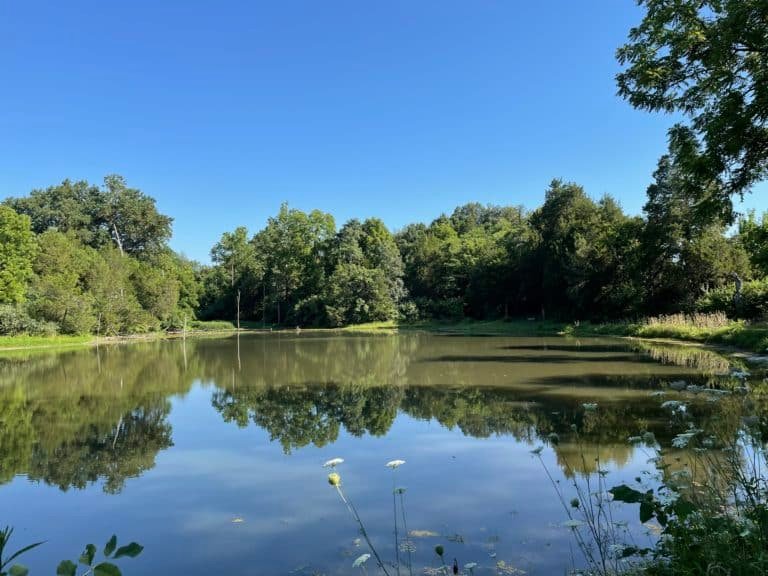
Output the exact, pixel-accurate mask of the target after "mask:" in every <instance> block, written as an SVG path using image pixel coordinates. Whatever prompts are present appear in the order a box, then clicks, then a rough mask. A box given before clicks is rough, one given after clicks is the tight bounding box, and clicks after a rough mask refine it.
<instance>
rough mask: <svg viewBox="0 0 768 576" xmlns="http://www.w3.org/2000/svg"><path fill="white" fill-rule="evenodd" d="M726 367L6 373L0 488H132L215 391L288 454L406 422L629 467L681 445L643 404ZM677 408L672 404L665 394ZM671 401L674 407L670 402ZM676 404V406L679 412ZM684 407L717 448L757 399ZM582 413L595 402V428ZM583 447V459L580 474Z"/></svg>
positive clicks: (429, 365) (571, 461) (578, 360)
mask: <svg viewBox="0 0 768 576" xmlns="http://www.w3.org/2000/svg"><path fill="white" fill-rule="evenodd" d="M730 369H731V365H730V361H729V360H728V359H727V358H725V357H723V356H720V355H718V354H716V353H714V352H711V351H709V350H704V349H689V348H681V347H671V346H655V345H649V344H647V343H639V342H624V341H615V340H607V341H606V340H586V341H569V340H564V339H557V340H548V339H520V338H517V339H509V338H482V339H472V338H440V337H431V336H426V335H421V334H412V335H401V336H399V337H347V336H344V337H341V336H334V337H312V336H311V335H310V336H302V337H296V336H290V337H289V336H284V335H280V336H271V337H263V336H256V337H252V336H251V337H249V336H244V337H242V338H239V339H219V340H198V341H187V342H158V343H144V344H134V345H130V346H112V347H103V346H102V347H101V348H99V349H91V350H80V351H72V352H66V353H43V354H28V353H27V354H17V355H12V356H9V357H6V358H3V359H2V360H0V482H8V481H9V480H10V479H11V478H13V477H14V476H15V475H17V474H26V475H27V476H28V477H29V478H30V479H32V480H40V481H43V482H45V483H47V484H51V485H55V486H58V487H59V488H61V489H62V490H67V489H69V488H84V487H85V486H87V485H88V484H89V483H94V482H97V481H100V480H102V481H103V489H104V490H105V491H107V492H110V493H116V492H119V491H120V490H121V488H122V486H123V484H124V482H125V479H126V478H130V477H136V476H139V475H141V474H142V473H144V472H145V471H147V470H149V469H151V468H152V467H153V466H154V463H155V459H156V456H157V454H158V453H159V452H161V451H163V450H167V449H168V448H169V447H171V446H172V445H173V433H172V427H171V424H170V423H169V421H168V417H169V414H170V411H171V403H170V399H171V398H173V397H174V396H184V395H186V394H187V393H188V392H189V391H190V389H191V387H192V386H193V384H194V383H195V382H203V383H211V384H213V385H214V388H213V390H212V392H211V405H212V407H213V408H214V409H215V410H216V412H217V413H219V414H220V416H221V418H222V420H223V421H224V422H226V423H232V424H234V425H236V426H238V427H248V426H256V427H258V428H261V429H264V430H265V431H267V433H268V434H269V437H270V439H271V440H273V441H276V442H279V443H280V445H281V446H282V448H283V450H284V452H285V453H291V452H292V451H294V450H296V449H298V448H302V447H304V446H307V445H314V446H318V447H322V446H326V445H328V444H330V443H333V442H335V441H337V439H338V438H339V435H340V433H341V432H342V431H345V432H346V433H347V434H349V435H351V436H353V437H363V436H366V435H370V436H374V437H377V436H384V435H386V434H387V432H388V431H389V430H390V428H391V427H392V425H393V423H394V422H395V420H396V418H397V417H398V414H405V415H406V416H408V417H409V418H411V419H414V420H423V421H435V422H437V423H439V424H440V425H441V426H442V427H444V428H446V429H448V430H453V429H458V430H460V431H461V433H463V434H464V435H467V436H472V437H476V438H488V437H491V436H496V435H505V436H507V435H508V436H512V437H514V438H515V439H516V440H519V441H522V442H526V443H530V444H533V443H536V442H545V443H549V442H550V441H551V440H552V438H557V440H558V441H557V443H553V448H554V450H555V451H556V454H557V460H558V463H559V464H560V465H561V467H562V469H563V470H564V472H565V473H566V474H568V475H571V474H578V473H581V474H588V473H592V472H594V471H595V470H596V467H597V462H599V461H604V462H612V463H614V464H615V465H616V466H618V467H621V466H623V465H624V464H626V463H627V462H628V461H629V459H630V457H631V455H632V447H631V446H630V445H629V444H628V443H627V438H628V437H630V436H632V435H634V434H637V432H638V431H639V430H646V431H650V432H652V433H653V434H654V435H655V437H656V438H657V439H658V440H659V442H660V443H661V445H662V446H669V445H670V443H671V440H672V438H674V436H675V435H676V434H677V433H678V432H679V431H680V430H679V426H676V424H675V422H674V419H673V418H671V417H670V413H669V411H668V410H665V409H664V408H662V407H661V402H660V401H659V399H658V398H655V397H653V396H651V395H650V394H649V392H650V391H652V390H655V389H659V388H665V387H666V386H668V385H669V384H670V383H671V382H673V381H679V380H680V379H685V382H686V383H687V384H690V385H696V386H700V387H712V386H719V385H722V384H723V383H727V382H728V379H727V377H723V374H728V373H729V370H730ZM671 393H672V394H677V393H676V392H674V391H671ZM670 397H672V396H670ZM675 397H676V396H675ZM711 400H712V399H711V398H709V397H707V396H706V395H699V396H698V397H696V398H691V399H690V407H689V410H690V414H691V416H692V417H694V418H695V420H696V422H697V425H698V426H700V427H702V428H703V429H704V430H705V431H706V432H707V433H711V434H714V435H718V436H730V437H733V436H735V435H736V434H737V432H738V430H739V428H740V427H741V422H742V418H743V417H744V415H745V414H755V413H760V412H761V410H762V406H759V405H757V404H756V403H759V402H760V401H759V399H755V398H749V399H748V398H746V397H743V396H739V395H728V396H726V397H724V398H723V399H722V400H720V401H717V402H714V401H711ZM584 402H598V403H599V405H600V410H599V411H598V412H597V415H595V414H593V413H589V412H585V411H584V410H583V408H582V404H583V403H584ZM585 447H586V448H587V453H588V457H584V458H582V457H581V456H582V455H583V454H584V450H585Z"/></svg>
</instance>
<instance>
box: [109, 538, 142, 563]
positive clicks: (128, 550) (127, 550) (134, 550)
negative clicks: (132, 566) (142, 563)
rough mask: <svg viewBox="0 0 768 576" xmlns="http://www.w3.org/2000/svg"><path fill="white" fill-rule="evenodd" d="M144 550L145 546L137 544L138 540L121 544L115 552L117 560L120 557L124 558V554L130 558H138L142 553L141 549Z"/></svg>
mask: <svg viewBox="0 0 768 576" xmlns="http://www.w3.org/2000/svg"><path fill="white" fill-rule="evenodd" d="M142 550H144V546H142V545H141V544H137V543H136V542H131V543H130V544H128V546H121V547H120V548H118V549H117V552H115V555H114V558H115V560H117V559H118V558H122V557H123V556H128V557H129V558H136V556H138V555H139V554H141V551H142Z"/></svg>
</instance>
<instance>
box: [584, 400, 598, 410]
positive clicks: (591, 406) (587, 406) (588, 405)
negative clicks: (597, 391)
mask: <svg viewBox="0 0 768 576" xmlns="http://www.w3.org/2000/svg"><path fill="white" fill-rule="evenodd" d="M581 406H582V407H583V408H584V410H585V411H587V412H594V411H595V410H597V402H585V403H584V404H582V405H581Z"/></svg>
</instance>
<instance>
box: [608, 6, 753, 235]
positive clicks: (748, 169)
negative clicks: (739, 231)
mask: <svg viewBox="0 0 768 576" xmlns="http://www.w3.org/2000/svg"><path fill="white" fill-rule="evenodd" d="M638 4H640V5H641V6H643V7H644V8H645V16H644V18H643V20H642V22H641V23H640V24H639V25H638V26H637V27H634V28H632V29H631V30H630V32H629V42H628V43H627V44H625V45H624V46H622V47H621V48H619V50H618V51H617V58H618V60H619V62H620V63H621V64H623V65H626V69H625V70H624V71H622V72H621V73H620V74H619V75H618V76H617V82H618V87H619V94H620V95H621V96H623V97H624V98H625V99H627V100H629V102H630V103H631V104H632V105H633V106H635V107H636V108H641V109H645V110H651V111H664V112H681V113H683V114H685V115H686V116H688V118H689V119H690V123H689V124H687V125H683V124H677V125H676V126H675V127H674V128H672V129H671V131H670V140H671V144H672V146H673V147H674V148H675V149H677V150H679V151H680V160H681V167H682V168H683V169H684V170H685V172H686V175H687V177H688V178H690V179H694V180H695V181H696V182H697V183H698V186H697V190H698V192H700V193H702V194H704V196H703V197H702V198H701V202H699V203H698V204H697V211H699V212H700V213H703V214H706V215H708V216H714V215H719V216H720V217H726V218H727V219H728V220H731V219H732V217H733V210H732V202H731V196H732V195H733V194H742V193H744V192H745V191H748V190H749V189H750V187H751V186H752V185H753V184H754V183H755V182H758V181H760V180H762V179H764V178H765V177H766V175H768V34H767V33H766V29H767V28H766V22H768V3H766V2H765V0H638ZM713 184H717V185H716V186H714V187H713V186H712V185H713Z"/></svg>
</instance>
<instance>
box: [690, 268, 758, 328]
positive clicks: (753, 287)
mask: <svg viewBox="0 0 768 576" xmlns="http://www.w3.org/2000/svg"><path fill="white" fill-rule="evenodd" d="M735 293H736V288H735V286H734V285H732V284H731V285H729V286H723V287H721V288H717V289H715V290H710V291H709V292H707V293H706V294H705V295H704V296H702V297H701V298H699V299H698V300H697V301H696V309H697V310H699V311H700V312H724V313H726V314H728V315H729V316H731V317H736V318H748V319H754V318H764V317H766V316H767V315H768V278H763V279H761V280H750V281H749V282H744V284H743V286H742V290H741V302H740V303H739V306H738V307H737V306H736V304H735V302H734V295H735Z"/></svg>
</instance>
